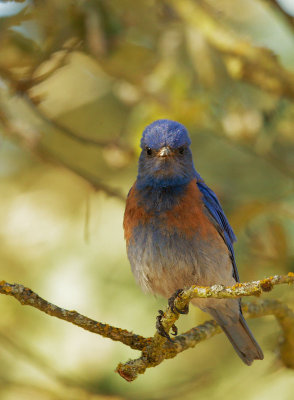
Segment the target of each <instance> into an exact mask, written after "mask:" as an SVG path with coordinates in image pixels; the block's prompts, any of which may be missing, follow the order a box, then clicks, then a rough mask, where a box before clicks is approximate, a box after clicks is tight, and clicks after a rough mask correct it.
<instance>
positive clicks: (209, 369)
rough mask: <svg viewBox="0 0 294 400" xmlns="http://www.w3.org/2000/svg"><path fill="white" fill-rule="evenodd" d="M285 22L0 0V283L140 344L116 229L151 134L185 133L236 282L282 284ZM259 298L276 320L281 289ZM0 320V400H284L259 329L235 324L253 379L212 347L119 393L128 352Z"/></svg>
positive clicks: (292, 135) (56, 326)
mask: <svg viewBox="0 0 294 400" xmlns="http://www.w3.org/2000/svg"><path fill="white" fill-rule="evenodd" d="M291 13H292V14H291ZM291 15H294V7H293V1H291V0H289V1H286V0H284V1H283V2H282V1H280V2H278V1H262V0H250V1H249V0H223V1H221V2H219V1H216V0H209V1H208V0H207V1H193V0H181V1H175V0H174V1H164V0H157V1H155V0H153V1H152V0H140V1H138V2H133V1H130V0H107V1H106V0H105V1H103V0H93V1H82V0H80V1H78V0H77V1H69V0H68V1H67V0H63V1H57V0H50V1H37V0H35V1H33V0H32V1H18V2H13V1H1V2H0V134H1V138H0V174H1V183H0V191H1V196H0V221H1V223H0V263H1V276H0V279H4V280H7V281H8V282H11V283H12V282H18V283H21V284H23V285H25V286H28V287H30V288H32V289H33V290H35V291H36V292H37V293H38V294H39V295H41V296H42V297H44V298H46V299H47V300H49V301H51V302H53V303H55V304H57V305H60V306H62V307H64V308H68V309H76V310H77V311H79V312H81V313H83V314H85V315H87V316H89V317H92V318H94V319H96V320H98V321H102V322H107V323H109V324H112V325H115V326H119V327H121V328H126V329H128V330H132V331H134V332H136V333H138V334H141V335H144V336H151V335H153V333H154V328H155V316H156V314H157V310H158V309H159V308H162V307H165V304H166V301H164V300H163V299H160V298H154V297H153V296H146V295H144V294H143V293H142V292H141V291H140V289H139V288H138V287H137V286H136V284H135V281H134V279H133V277H132V274H131V271H130V267H129V263H128V260H127V257H126V252H125V244H124V239H123V230H122V219H123V212H124V203H125V201H124V198H125V196H126V194H127V192H128V189H129V188H130V186H131V185H132V183H133V181H134V180H135V177H136V168H137V158H138V154H139V139H140V135H141V132H142V129H143V128H144V126H146V125H147V124H148V123H150V122H152V121H153V120H155V119H157V118H170V119H174V120H178V121H179V122H181V123H183V124H185V125H186V126H187V128H188V129H189V132H190V134H191V137H192V142H193V143H192V150H193V154H194V161H195V165H196V168H197V169H198V171H199V172H200V173H201V175H202V176H203V177H204V179H205V180H206V182H207V184H208V185H209V186H211V187H212V188H213V189H214V190H215V191H216V193H217V194H218V196H219V198H220V199H221V202H222V204H223V207H224V209H225V211H226V213H227V215H228V217H229V219H230V221H231V223H232V226H233V228H234V230H235V232H236V234H237V236H238V242H237V244H236V255H237V261H238V268H239V272H240V276H241V280H242V281H248V280H253V279H259V278H263V277H267V276H270V275H273V274H285V273H287V272H288V271H290V270H292V271H293V269H294V268H293V264H294V244H293V243H294V240H293V239H294V225H293V219H294V209H293V202H294V192H293V178H294V168H293V163H294V129H293V127H294V104H293V100H294V18H293V17H292V16H291ZM274 54H275V55H276V56H274ZM269 296H271V297H273V298H278V299H281V300H283V301H285V302H286V303H287V304H288V305H289V306H290V307H293V306H294V296H293V289H292V288H291V287H280V288H277V289H275V290H274V291H273V292H272V293H271V294H266V295H264V297H269ZM0 313H1V319H0V359H1V362H0V399H1V400H2V399H3V400H14V399H21V400H23V399H40V400H47V399H48V400H49V399H62V400H67V399H77V400H79V399H132V400H137V399H146V400H147V399H154V400H165V399H175V400H176V399H185V400H186V399H187V400H190V399H191V400H192V399H196V398H197V399H199V400H202V399H212V400H217V399H228V400H230V399H236V398H238V399H240V400H243V399H244V400H245V399H246V400H248V399H250V400H251V399H252V400H255V399H256V400H257V399H258V400H260V399H281V400H286V399H289V400H290V399H293V381H294V371H293V370H287V369H286V368H285V367H284V366H283V365H282V363H281V361H280V359H279V352H278V342H279V340H280V339H279V338H280V330H279V327H278V325H277V323H276V321H275V320H274V318H273V317H265V318H261V319H259V320H251V321H249V324H250V326H251V327H252V329H253V331H254V335H255V336H256V338H257V340H258V341H259V343H260V344H261V346H262V348H263V350H264V353H265V360H264V361H263V362H255V363H254V364H253V366H252V367H250V368H248V367H246V366H244V365H243V364H242V363H241V361H240V360H239V358H238V357H237V356H236V354H235V353H234V351H233V349H232V347H231V345H230V344H229V342H228V341H227V339H226V338H225V337H224V335H219V336H217V337H215V338H213V339H210V340H209V341H206V342H204V343H202V344H200V345H199V346H197V347H196V348H195V349H192V350H189V351H186V352H184V353H182V354H180V355H179V356H177V357H176V358H174V359H172V360H167V361H165V362H163V363H162V364H161V365H159V366H158V367H156V368H153V369H149V370H148V371H147V372H146V373H145V375H143V376H140V377H139V378H138V379H137V380H136V381H135V382H133V383H131V384H130V383H127V382H125V381H124V380H122V379H121V378H120V377H119V375H118V374H115V373H114V370H115V367H116V365H117V364H118V362H123V361H126V360H127V359H129V358H134V357H137V356H139V353H138V352H136V351H134V350H131V349H129V348H127V347H125V346H124V345H122V344H120V343H114V342H111V341H110V340H108V339H104V338H101V337H99V336H98V335H94V334H91V333H89V332H86V331H84V330H82V329H79V328H77V327H75V326H73V325H71V324H69V323H66V322H63V321H60V320H57V319H55V318H52V317H49V316H47V315H45V314H43V313H41V312H39V311H37V310H35V309H32V308H30V307H22V306H20V305H19V303H17V302H16V301H15V300H13V299H12V298H6V297H5V296H1V297H0ZM206 319H207V316H206V315H205V314H203V313H201V312H200V311H199V310H196V309H193V310H191V312H190V313H189V315H188V316H185V317H182V318H181V319H180V321H179V322H178V327H179V329H180V330H184V329H189V328H190V327H192V326H195V325H197V324H198V323H200V322H202V321H204V320H206Z"/></svg>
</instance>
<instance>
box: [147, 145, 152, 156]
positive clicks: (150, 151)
mask: <svg viewBox="0 0 294 400" xmlns="http://www.w3.org/2000/svg"><path fill="white" fill-rule="evenodd" d="M146 153H147V156H152V149H150V147H146Z"/></svg>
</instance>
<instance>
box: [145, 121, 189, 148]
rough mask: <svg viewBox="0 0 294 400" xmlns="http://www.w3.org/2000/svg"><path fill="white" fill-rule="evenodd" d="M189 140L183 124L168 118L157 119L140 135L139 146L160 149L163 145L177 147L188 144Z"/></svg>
mask: <svg viewBox="0 0 294 400" xmlns="http://www.w3.org/2000/svg"><path fill="white" fill-rule="evenodd" d="M190 144H191V140H190V138H189V134H188V131H187V129H186V128H185V127H184V125H182V124H180V123H179V122H176V121H170V120H168V119H159V120H157V121H154V122H152V124H150V125H148V126H147V127H146V128H145V129H144V131H143V135H142V139H141V148H142V149H143V148H144V147H145V146H148V147H150V148H152V149H160V148H161V147H163V146H170V147H171V148H178V147H181V146H189V145H190Z"/></svg>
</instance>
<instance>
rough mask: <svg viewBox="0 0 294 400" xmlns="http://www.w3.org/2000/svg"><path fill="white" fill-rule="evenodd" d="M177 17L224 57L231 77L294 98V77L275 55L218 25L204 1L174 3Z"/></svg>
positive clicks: (211, 9)
mask: <svg viewBox="0 0 294 400" xmlns="http://www.w3.org/2000/svg"><path fill="white" fill-rule="evenodd" d="M173 4H174V7H175V9H176V10H177V12H178V14H179V15H180V16H181V18H182V19H183V20H184V21H185V23H186V24H187V25H188V26H190V27H191V28H195V27H196V28H197V29H199V31H201V33H202V34H203V36H204V37H205V38H206V40H207V41H208V42H209V43H210V44H211V46H213V47H214V48H215V49H217V50H218V51H219V52H220V54H221V55H222V56H223V58H224V61H225V64H226V67H227V70H228V72H229V73H230V75H231V76H232V77H233V78H234V79H236V80H243V81H246V82H248V83H250V84H253V85H255V86H257V87H259V88H260V89H262V90H265V91H267V92H270V93H273V94H276V95H279V96H284V97H287V98H289V99H291V100H293V99H294V74H293V73H292V72H290V71H288V70H286V69H285V68H284V67H283V66H282V65H281V64H280V63H279V61H278V58H277V57H276V55H275V54H274V53H273V52H272V51H270V50H269V49H266V48H261V47H256V46H253V45H252V44H251V43H250V42H249V41H247V40H245V39H243V38H242V37H238V36H236V35H235V34H234V32H232V31H231V30H230V29H228V28H226V27H225V26H223V25H222V24H220V23H219V20H218V17H217V15H215V14H217V10H215V9H213V8H212V7H211V6H210V5H208V4H207V3H205V2H204V1H202V0H198V1H197V2H193V4H192V3H190V2H189V3H187V2H185V1H181V2H174V3H173Z"/></svg>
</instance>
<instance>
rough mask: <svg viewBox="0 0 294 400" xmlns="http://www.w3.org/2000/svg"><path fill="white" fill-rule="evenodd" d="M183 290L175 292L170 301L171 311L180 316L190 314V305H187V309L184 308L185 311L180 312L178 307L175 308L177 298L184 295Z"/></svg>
mask: <svg viewBox="0 0 294 400" xmlns="http://www.w3.org/2000/svg"><path fill="white" fill-rule="evenodd" d="M183 291H184V290H183V289H178V290H177V291H175V293H174V294H173V295H172V296H171V297H170V298H169V299H168V305H169V307H170V309H171V310H172V312H173V313H174V314H175V313H176V312H177V313H179V314H188V312H189V304H187V305H186V306H185V308H183V310H179V309H178V308H177V307H176V306H175V300H176V298H177V297H178V296H179V295H180V294H181V293H183Z"/></svg>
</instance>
